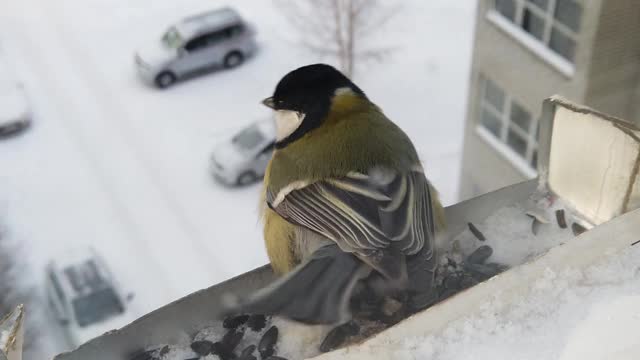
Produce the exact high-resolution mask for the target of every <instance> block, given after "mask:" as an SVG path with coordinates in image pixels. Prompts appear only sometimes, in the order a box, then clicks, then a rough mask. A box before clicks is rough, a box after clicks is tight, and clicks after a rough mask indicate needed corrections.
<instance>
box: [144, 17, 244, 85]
mask: <svg viewBox="0 0 640 360" xmlns="http://www.w3.org/2000/svg"><path fill="white" fill-rule="evenodd" d="M255 50H256V41H255V30H254V28H253V27H252V26H251V25H249V24H248V23H246V22H245V21H244V20H243V19H242V18H241V17H240V14H238V13H237V12H236V11H235V10H233V9H231V8H222V9H218V10H214V11H210V12H207V13H204V14H200V15H195V16H191V17H188V18H186V19H184V20H182V21H180V22H179V23H178V24H176V25H173V26H171V27H170V28H169V29H168V30H167V31H166V32H165V34H164V35H163V36H162V38H161V39H158V40H156V41H154V42H153V43H151V44H149V45H148V46H146V47H144V48H142V49H140V50H139V51H138V52H137V53H136V55H135V63H136V67H137V68H138V73H139V74H140V76H141V77H142V79H143V80H145V81H146V82H147V83H150V84H155V85H156V86H158V87H160V88H166V87H169V86H171V85H172V84H173V83H175V82H176V81H177V80H178V79H181V78H185V77H187V76H189V75H193V74H196V73H202V72H204V71H206V70H209V69H212V68H216V67H220V66H222V67H224V68H233V67H236V66H238V65H240V64H242V63H243V62H244V60H245V59H246V58H247V57H249V56H250V55H252V54H253V53H254V52H255Z"/></svg>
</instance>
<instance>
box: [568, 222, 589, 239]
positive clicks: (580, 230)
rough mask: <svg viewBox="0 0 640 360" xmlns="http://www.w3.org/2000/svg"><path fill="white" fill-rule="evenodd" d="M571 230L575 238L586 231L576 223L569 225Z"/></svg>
mask: <svg viewBox="0 0 640 360" xmlns="http://www.w3.org/2000/svg"><path fill="white" fill-rule="evenodd" d="M571 230H572V231H573V235H575V236H578V235H580V234H582V233H583V232H585V231H587V229H586V228H585V227H584V226H582V225H580V224H578V223H575V222H574V223H573V224H571Z"/></svg>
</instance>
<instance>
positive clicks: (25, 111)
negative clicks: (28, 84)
mask: <svg viewBox="0 0 640 360" xmlns="http://www.w3.org/2000/svg"><path fill="white" fill-rule="evenodd" d="M30 123H31V111H30V109H29V102H28V101H27V96H26V94H25V92H24V89H23V86H22V84H21V83H19V82H18V81H17V80H16V79H15V78H14V76H13V74H12V73H11V71H10V69H9V67H8V66H7V64H6V63H5V62H3V61H2V59H0V136H8V135H12V134H15V133H17V132H19V131H20V130H23V129H25V128H26V127H27V126H29V124H30Z"/></svg>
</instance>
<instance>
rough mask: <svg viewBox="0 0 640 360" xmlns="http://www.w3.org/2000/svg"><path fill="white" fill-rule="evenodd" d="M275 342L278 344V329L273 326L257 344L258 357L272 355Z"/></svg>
mask: <svg viewBox="0 0 640 360" xmlns="http://www.w3.org/2000/svg"><path fill="white" fill-rule="evenodd" d="M276 342H278V328H277V327H276V326H275V325H274V326H272V327H270V328H269V330H267V332H265V333H264V335H262V339H260V342H259V343H258V352H259V353H260V356H261V357H262V358H266V357H269V356H271V355H273V353H274V347H275V345H276Z"/></svg>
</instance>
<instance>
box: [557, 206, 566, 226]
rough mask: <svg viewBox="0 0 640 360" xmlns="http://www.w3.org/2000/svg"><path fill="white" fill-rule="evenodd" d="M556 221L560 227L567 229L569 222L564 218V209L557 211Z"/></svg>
mask: <svg viewBox="0 0 640 360" xmlns="http://www.w3.org/2000/svg"><path fill="white" fill-rule="evenodd" d="M556 221H557V222H558V226H560V228H561V229H566V228H567V220H566V219H565V217H564V210H563V209H559V210H556Z"/></svg>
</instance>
